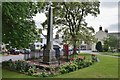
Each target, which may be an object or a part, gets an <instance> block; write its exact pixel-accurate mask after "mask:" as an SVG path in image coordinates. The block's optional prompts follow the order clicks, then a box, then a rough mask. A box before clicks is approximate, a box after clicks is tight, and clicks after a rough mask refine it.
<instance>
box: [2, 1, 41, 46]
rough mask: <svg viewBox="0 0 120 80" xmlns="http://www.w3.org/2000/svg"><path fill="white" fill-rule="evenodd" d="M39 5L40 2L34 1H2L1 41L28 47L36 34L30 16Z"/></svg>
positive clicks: (36, 10)
mask: <svg viewBox="0 0 120 80" xmlns="http://www.w3.org/2000/svg"><path fill="white" fill-rule="evenodd" d="M41 6H42V3H35V2H3V3H2V42H3V43H5V44H6V43H8V44H9V45H10V46H12V47H14V48H15V47H16V48H25V47H28V45H29V43H32V42H33V41H34V40H35V38H36V36H37V32H36V26H35V22H34V21H33V18H32V17H33V16H34V15H35V14H36V13H37V12H38V11H40V9H41Z"/></svg>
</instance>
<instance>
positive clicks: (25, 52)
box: [20, 48, 31, 54]
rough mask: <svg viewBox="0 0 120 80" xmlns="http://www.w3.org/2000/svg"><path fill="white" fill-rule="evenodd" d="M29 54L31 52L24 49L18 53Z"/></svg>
mask: <svg viewBox="0 0 120 80" xmlns="http://www.w3.org/2000/svg"><path fill="white" fill-rule="evenodd" d="M30 52H31V50H30V49H26V48H24V49H22V50H20V53H22V54H29V53H30Z"/></svg>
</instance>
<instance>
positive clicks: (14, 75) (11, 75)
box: [2, 69, 36, 78]
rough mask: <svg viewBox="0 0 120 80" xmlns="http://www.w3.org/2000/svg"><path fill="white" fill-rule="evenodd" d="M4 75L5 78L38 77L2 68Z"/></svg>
mask: <svg viewBox="0 0 120 80" xmlns="http://www.w3.org/2000/svg"><path fill="white" fill-rule="evenodd" d="M2 77H3V78H36V77H33V76H28V75H25V74H20V73H17V72H13V71H9V70H6V69H2Z"/></svg>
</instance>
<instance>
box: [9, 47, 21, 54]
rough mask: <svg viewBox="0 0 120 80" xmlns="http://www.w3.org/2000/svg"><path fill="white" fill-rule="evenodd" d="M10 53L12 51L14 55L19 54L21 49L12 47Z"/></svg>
mask: <svg viewBox="0 0 120 80" xmlns="http://www.w3.org/2000/svg"><path fill="white" fill-rule="evenodd" d="M9 53H10V54H13V55H18V54H19V53H20V50H17V49H15V48H12V49H10V50H9Z"/></svg>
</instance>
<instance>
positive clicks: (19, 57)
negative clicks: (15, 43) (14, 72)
mask: <svg viewBox="0 0 120 80" xmlns="http://www.w3.org/2000/svg"><path fill="white" fill-rule="evenodd" d="M9 59H12V60H13V61H15V60H24V55H23V54H19V55H3V56H0V63H1V62H3V61H8V60H9Z"/></svg>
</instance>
